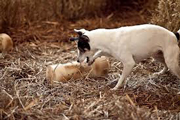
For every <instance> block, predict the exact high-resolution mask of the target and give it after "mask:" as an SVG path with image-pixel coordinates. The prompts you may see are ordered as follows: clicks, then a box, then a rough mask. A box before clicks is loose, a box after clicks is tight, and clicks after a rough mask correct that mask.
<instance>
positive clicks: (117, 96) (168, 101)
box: [0, 42, 180, 120]
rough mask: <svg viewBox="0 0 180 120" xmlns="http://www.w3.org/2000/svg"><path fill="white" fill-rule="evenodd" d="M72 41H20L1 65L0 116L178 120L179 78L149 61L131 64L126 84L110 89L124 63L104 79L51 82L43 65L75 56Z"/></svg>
mask: <svg viewBox="0 0 180 120" xmlns="http://www.w3.org/2000/svg"><path fill="white" fill-rule="evenodd" d="M75 50H76V49H75V45H74V44H71V45H70V44H63V45H60V44H59V43H51V44H49V43H45V42H44V43H41V44H40V43H37V42H30V43H23V44H20V45H18V46H16V48H15V50H14V51H13V52H12V53H11V55H7V56H6V57H5V59H1V64H0V67H1V69H0V76H1V78H0V79H1V85H0V89H1V92H0V96H1V97H0V108H1V109H0V119H67V120H68V119H71V120H82V119H99V120H100V119H112V120H114V119H123V120H125V119H138V120H139V119H142V120H144V119H147V120H154V119H160V118H161V119H163V120H166V119H167V120H168V119H178V118H179V112H180V108H179V105H180V99H179V97H180V95H179V94H178V93H179V92H180V90H179V84H180V81H179V80H178V79H177V78H176V77H175V76H173V75H172V74H171V73H170V72H167V73H166V74H164V75H162V76H157V77H153V76H152V73H153V72H155V71H159V70H160V69H162V66H161V65H159V64H157V63H154V62H152V61H151V59H149V60H148V61H146V62H145V61H144V62H142V63H140V64H138V65H136V66H135V68H134V69H133V73H132V74H131V75H130V76H129V80H128V81H127V83H126V85H125V87H124V88H122V89H120V90H118V91H115V92H113V91H110V87H113V86H114V85H115V82H113V83H111V82H112V80H117V79H118V78H119V73H121V72H122V64H120V63H119V62H118V61H116V60H114V59H111V69H110V71H109V73H108V75H107V76H106V77H99V78H86V77H84V78H81V79H78V80H76V81H75V80H73V79H72V80H70V81H69V82H67V83H56V84H53V85H49V84H48V83H47V81H46V79H45V71H46V66H48V65H50V64H57V63H66V62H69V61H72V60H75V59H76V54H75Z"/></svg>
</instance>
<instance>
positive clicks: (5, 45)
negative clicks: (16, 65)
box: [0, 33, 13, 53]
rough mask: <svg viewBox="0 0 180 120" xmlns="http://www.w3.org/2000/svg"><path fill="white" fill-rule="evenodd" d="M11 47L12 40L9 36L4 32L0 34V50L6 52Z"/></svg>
mask: <svg viewBox="0 0 180 120" xmlns="http://www.w3.org/2000/svg"><path fill="white" fill-rule="evenodd" d="M12 49H13V41H12V39H11V37H10V36H9V35H7V34H5V33H2V34H0V52H2V53H7V52H8V51H10V50H12Z"/></svg>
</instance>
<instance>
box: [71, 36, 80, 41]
mask: <svg viewBox="0 0 180 120" xmlns="http://www.w3.org/2000/svg"><path fill="white" fill-rule="evenodd" d="M69 40H70V41H77V40H79V38H78V37H71V38H69Z"/></svg>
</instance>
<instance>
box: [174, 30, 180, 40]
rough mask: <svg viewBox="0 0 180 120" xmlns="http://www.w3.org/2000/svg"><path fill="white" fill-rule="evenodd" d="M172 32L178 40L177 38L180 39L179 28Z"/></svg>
mask: <svg viewBox="0 0 180 120" xmlns="http://www.w3.org/2000/svg"><path fill="white" fill-rule="evenodd" d="M174 34H175V36H176V38H177V40H178V41H179V39H180V29H179V30H178V31H177V32H176V33H174Z"/></svg>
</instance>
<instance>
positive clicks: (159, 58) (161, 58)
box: [153, 51, 168, 75]
mask: <svg viewBox="0 0 180 120" xmlns="http://www.w3.org/2000/svg"><path fill="white" fill-rule="evenodd" d="M153 58H154V59H155V60H156V61H158V62H160V63H162V64H163V65H164V68H163V69H162V70H161V71H160V72H156V73H154V74H153V75H160V74H164V73H165V72H166V71H167V70H168V67H167V65H166V63H165V60H164V55H163V53H162V52H161V51H160V52H158V53H157V54H155V55H153Z"/></svg>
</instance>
